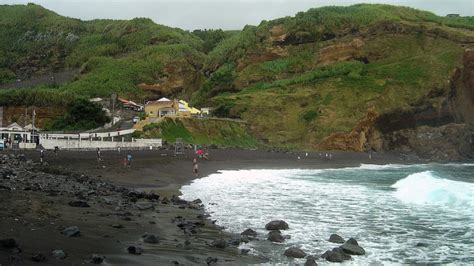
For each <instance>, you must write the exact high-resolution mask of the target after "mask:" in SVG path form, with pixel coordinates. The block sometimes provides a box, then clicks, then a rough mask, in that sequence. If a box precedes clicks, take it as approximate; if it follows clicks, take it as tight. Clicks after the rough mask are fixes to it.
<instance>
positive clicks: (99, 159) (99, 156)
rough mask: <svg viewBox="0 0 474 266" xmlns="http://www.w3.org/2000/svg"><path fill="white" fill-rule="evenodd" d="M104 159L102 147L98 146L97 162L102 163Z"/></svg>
mask: <svg viewBox="0 0 474 266" xmlns="http://www.w3.org/2000/svg"><path fill="white" fill-rule="evenodd" d="M100 161H102V155H101V154H100V148H97V162H98V163H100Z"/></svg>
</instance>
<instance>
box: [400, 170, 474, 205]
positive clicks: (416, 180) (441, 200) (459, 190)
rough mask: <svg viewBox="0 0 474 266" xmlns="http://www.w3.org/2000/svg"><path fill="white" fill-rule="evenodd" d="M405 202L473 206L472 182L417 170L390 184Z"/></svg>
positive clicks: (473, 188)
mask: <svg viewBox="0 0 474 266" xmlns="http://www.w3.org/2000/svg"><path fill="white" fill-rule="evenodd" d="M391 187H392V188H395V189H396V191H395V197H396V198H398V199H399V200H400V201H402V202H405V203H414V204H433V205H446V206H462V207H467V208H471V209H472V208H473V207H474V184H473V183H467V182H461V181H454V180H450V179H446V178H442V177H439V176H438V175H437V174H436V173H435V172H434V171H424V172H418V173H414V174H411V175H408V176H407V177H405V178H403V179H400V180H398V181H397V182H396V183H395V184H393V185H392V186H391Z"/></svg>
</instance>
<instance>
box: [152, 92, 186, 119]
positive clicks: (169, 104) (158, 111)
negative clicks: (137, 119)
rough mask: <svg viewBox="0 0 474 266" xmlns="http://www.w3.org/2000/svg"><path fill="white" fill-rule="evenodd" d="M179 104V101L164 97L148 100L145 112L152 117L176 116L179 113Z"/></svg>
mask: <svg viewBox="0 0 474 266" xmlns="http://www.w3.org/2000/svg"><path fill="white" fill-rule="evenodd" d="M178 105H179V104H178V102H177V101H172V100H170V99H168V98H164V97H163V98H161V99H159V100H157V101H150V102H147V103H146V104H145V113H146V115H147V116H148V117H150V118H160V117H164V116H175V115H176V114H177V113H178V108H179V107H178Z"/></svg>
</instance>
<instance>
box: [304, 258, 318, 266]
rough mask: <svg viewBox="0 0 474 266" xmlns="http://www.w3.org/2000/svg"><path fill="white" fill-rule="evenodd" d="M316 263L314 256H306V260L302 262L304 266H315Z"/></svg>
mask: <svg viewBox="0 0 474 266" xmlns="http://www.w3.org/2000/svg"><path fill="white" fill-rule="evenodd" d="M317 265H318V264H317V263H316V258H315V257H314V256H308V257H307V258H306V262H305V263H304V266H317Z"/></svg>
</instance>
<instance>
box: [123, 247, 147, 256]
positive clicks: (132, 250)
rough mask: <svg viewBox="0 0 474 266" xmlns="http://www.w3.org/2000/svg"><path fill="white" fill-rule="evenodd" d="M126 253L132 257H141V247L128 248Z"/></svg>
mask: <svg viewBox="0 0 474 266" xmlns="http://www.w3.org/2000/svg"><path fill="white" fill-rule="evenodd" d="M127 251H128V253H130V254H133V255H141V254H142V253H143V249H142V248H141V247H136V246H129V247H128V248H127Z"/></svg>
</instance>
